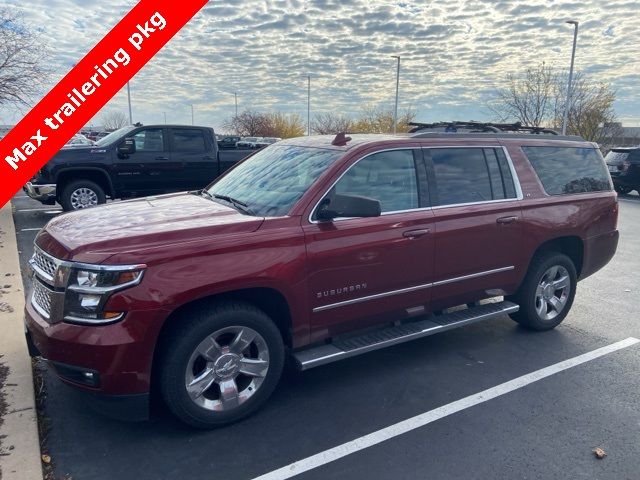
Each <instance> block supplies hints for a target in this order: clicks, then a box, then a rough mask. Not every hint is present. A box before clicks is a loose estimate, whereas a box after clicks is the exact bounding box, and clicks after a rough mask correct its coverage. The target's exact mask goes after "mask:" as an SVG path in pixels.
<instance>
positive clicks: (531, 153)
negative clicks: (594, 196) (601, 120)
mask: <svg viewBox="0 0 640 480" xmlns="http://www.w3.org/2000/svg"><path fill="white" fill-rule="evenodd" d="M522 150H523V151H524V153H525V155H526V156H527V157H528V158H529V161H530V162H531V165H532V166H533V168H534V170H535V171H536V173H537V174H538V178H540V181H541V182H542V186H543V187H544V189H545V191H546V192H547V193H548V194H549V195H563V194H568V193H584V192H598V191H602V190H611V181H610V177H609V172H607V169H606V167H605V164H604V162H603V161H602V156H601V155H600V154H599V152H598V151H597V150H596V149H594V148H573V147H522Z"/></svg>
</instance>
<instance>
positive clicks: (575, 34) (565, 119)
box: [562, 20, 579, 135]
mask: <svg viewBox="0 0 640 480" xmlns="http://www.w3.org/2000/svg"><path fill="white" fill-rule="evenodd" d="M566 23H568V24H569V25H573V26H574V27H575V28H574V30H573V50H572V51H571V67H569V82H568V84H567V99H566V101H565V104H564V115H563V117H562V134H563V135H566V134H567V123H568V120H569V108H570V106H571V93H572V92H571V87H572V85H571V84H572V83H573V63H574V62H575V59H576V45H577V43H578V24H579V22H578V21H576V20H568V21H567V22H566Z"/></svg>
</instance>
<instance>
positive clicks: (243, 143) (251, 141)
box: [236, 137, 262, 149]
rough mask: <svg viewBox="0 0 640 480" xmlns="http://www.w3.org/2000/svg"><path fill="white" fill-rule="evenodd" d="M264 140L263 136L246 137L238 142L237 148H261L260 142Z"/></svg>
mask: <svg viewBox="0 0 640 480" xmlns="http://www.w3.org/2000/svg"><path fill="white" fill-rule="evenodd" d="M261 141H262V137H244V138H243V139H242V140H240V141H239V142H238V143H236V147H237V148H254V149H255V148H260V147H258V143H260V142H261Z"/></svg>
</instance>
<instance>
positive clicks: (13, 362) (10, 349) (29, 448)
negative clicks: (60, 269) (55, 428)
mask: <svg viewBox="0 0 640 480" xmlns="http://www.w3.org/2000/svg"><path fill="white" fill-rule="evenodd" d="M0 245H2V248H0V355H2V357H1V358H0V367H1V366H4V367H8V369H9V372H8V376H7V378H6V380H5V386H4V388H3V391H2V392H0V396H4V401H5V402H6V411H5V412H1V411H0V414H1V415H2V419H1V420H2V425H0V442H1V443H0V478H2V479H3V480H32V479H33V480H41V479H42V466H41V463H40V441H39V439H38V424H37V415H36V407H35V397H34V393H33V370H32V368H31V359H30V358H29V354H28V353H27V345H26V343H25V339H24V323H23V310H24V291H23V286H22V275H21V274H20V263H19V260H18V246H17V241H16V232H15V226H14V224H13V217H12V214H11V203H7V204H6V205H5V206H4V207H2V209H0ZM5 285H10V287H7V288H4V286H5ZM0 403H2V402H1V398H0Z"/></svg>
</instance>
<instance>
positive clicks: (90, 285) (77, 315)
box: [64, 264, 146, 324]
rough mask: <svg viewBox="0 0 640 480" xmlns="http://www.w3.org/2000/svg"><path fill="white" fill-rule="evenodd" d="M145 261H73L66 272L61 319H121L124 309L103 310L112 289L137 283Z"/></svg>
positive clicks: (82, 321)
mask: <svg viewBox="0 0 640 480" xmlns="http://www.w3.org/2000/svg"><path fill="white" fill-rule="evenodd" d="M145 268H146V266H145V265H134V266H122V267H119V266H100V265H84V264H81V265H77V266H76V265H73V266H71V268H70V271H69V273H68V286H67V293H66V295H65V309H64V311H65V314H64V319H65V321H67V322H70V323H80V324H106V323H112V322H115V321H117V320H120V319H121V318H122V317H123V316H124V312H111V311H106V310H105V305H106V303H107V300H108V299H109V297H110V296H111V294H113V293H114V292H117V291H119V290H124V289H126V288H129V287H132V286H134V285H137V284H138V283H140V281H141V280H142V275H143V273H144V269H145Z"/></svg>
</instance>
